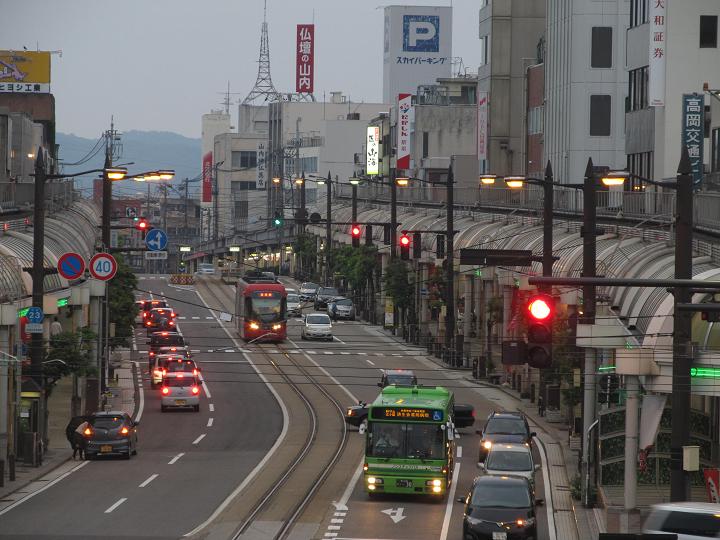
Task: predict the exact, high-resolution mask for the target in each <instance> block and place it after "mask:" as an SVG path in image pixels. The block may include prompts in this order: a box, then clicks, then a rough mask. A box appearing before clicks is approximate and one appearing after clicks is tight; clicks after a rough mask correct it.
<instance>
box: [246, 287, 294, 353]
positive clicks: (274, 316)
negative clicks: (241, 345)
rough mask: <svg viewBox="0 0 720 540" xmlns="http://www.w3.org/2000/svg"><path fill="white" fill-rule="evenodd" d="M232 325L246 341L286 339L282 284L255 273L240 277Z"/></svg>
mask: <svg viewBox="0 0 720 540" xmlns="http://www.w3.org/2000/svg"><path fill="white" fill-rule="evenodd" d="M235 327H236V329H237V331H238V333H239V334H240V337H241V338H242V339H244V340H245V341H253V340H258V341H278V342H279V341H285V339H286V338H287V292H286V291H285V287H284V286H283V284H282V283H277V282H275V281H273V280H270V279H263V278H257V277H254V276H243V277H241V278H239V279H238V282H237V287H236V291H235Z"/></svg>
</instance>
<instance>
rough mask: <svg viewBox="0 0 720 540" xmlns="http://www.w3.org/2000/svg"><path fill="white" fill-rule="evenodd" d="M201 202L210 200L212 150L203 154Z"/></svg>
mask: <svg viewBox="0 0 720 540" xmlns="http://www.w3.org/2000/svg"><path fill="white" fill-rule="evenodd" d="M202 202H204V203H207V202H212V152H208V153H207V154H205V155H204V156H203V162H202Z"/></svg>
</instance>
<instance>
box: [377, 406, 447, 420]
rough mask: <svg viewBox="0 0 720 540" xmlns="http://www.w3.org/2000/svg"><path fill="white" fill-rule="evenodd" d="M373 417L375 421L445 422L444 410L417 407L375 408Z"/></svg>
mask: <svg viewBox="0 0 720 540" xmlns="http://www.w3.org/2000/svg"><path fill="white" fill-rule="evenodd" d="M372 416H373V418H374V419H375V420H420V421H426V422H442V421H443V411H442V410H440V409H419V408H415V407H373V409H372Z"/></svg>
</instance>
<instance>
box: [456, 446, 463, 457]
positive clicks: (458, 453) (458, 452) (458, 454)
mask: <svg viewBox="0 0 720 540" xmlns="http://www.w3.org/2000/svg"><path fill="white" fill-rule="evenodd" d="M461 457H462V446H458V447H457V458H458V459H460V458H461Z"/></svg>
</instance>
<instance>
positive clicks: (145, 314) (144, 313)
mask: <svg viewBox="0 0 720 540" xmlns="http://www.w3.org/2000/svg"><path fill="white" fill-rule="evenodd" d="M145 318H147V311H143V319H145Z"/></svg>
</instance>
